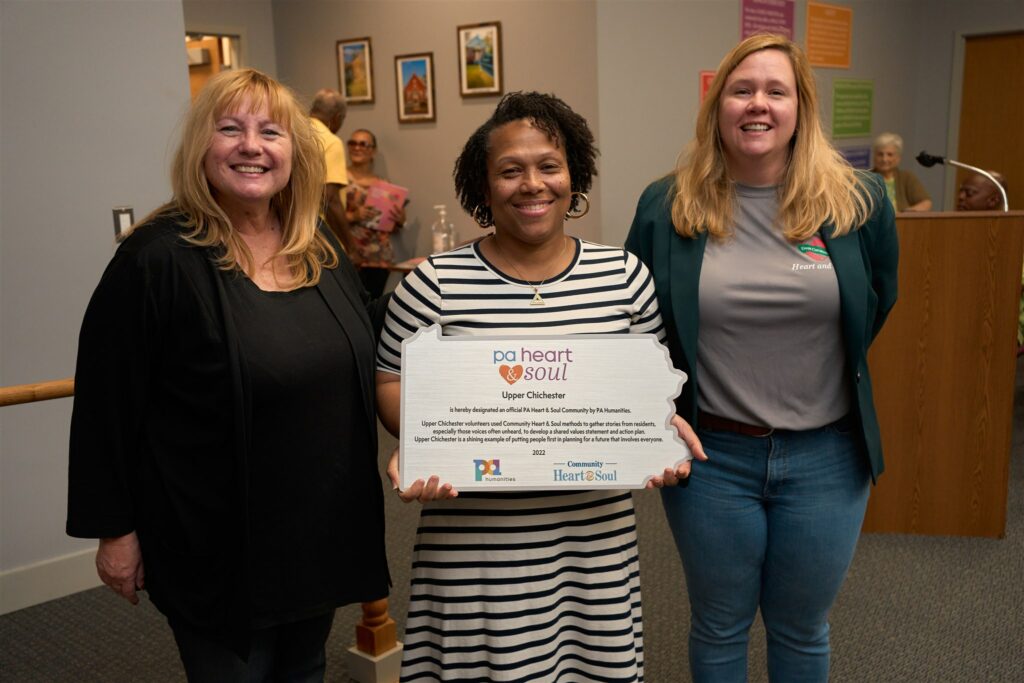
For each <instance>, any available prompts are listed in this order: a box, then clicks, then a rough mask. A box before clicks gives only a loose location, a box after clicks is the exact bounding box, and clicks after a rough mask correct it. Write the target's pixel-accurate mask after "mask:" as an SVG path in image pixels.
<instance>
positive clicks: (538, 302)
mask: <svg viewBox="0 0 1024 683" xmlns="http://www.w3.org/2000/svg"><path fill="white" fill-rule="evenodd" d="M491 238H492V239H493V240H494V248H495V250H497V252H498V253H499V254H500V255H501V260H502V261H504V262H505V263H507V264H508V265H510V266H512V270H514V271H516V275H518V276H519V279H520V280H522V281H523V282H525V283H526V286H528V287H530V288H531V289H532V290H533V299H531V300H530V305H531V306H545V305H546V302H545V301H544V297H542V296H541V295H540V288H541V287H543V286H544V283H545V282H547V281H548V280H549V279H550V278H544V279H543V280H541V281H540V282H538V283H536V284H534V283H533V282H530V281H529V280H527V279H526V278H525V277H523V274H522V272H520V270H519V268H517V267H516V264H514V263H513V262H512V261H511V260H509V258H508V256H505V252H503V251H502V250H501V245H500V244H498V238H497V236H496V235H491ZM567 239H568V238H566V236H565V235H562V251H560V252H558V260H559V261H560V260H562V255H563V254H565V244H566V241H567Z"/></svg>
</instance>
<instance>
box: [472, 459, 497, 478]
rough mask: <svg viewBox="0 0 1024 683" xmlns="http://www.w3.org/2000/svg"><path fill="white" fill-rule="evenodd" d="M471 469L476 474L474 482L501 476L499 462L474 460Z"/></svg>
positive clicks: (495, 460)
mask: <svg viewBox="0 0 1024 683" xmlns="http://www.w3.org/2000/svg"><path fill="white" fill-rule="evenodd" d="M473 465H474V467H473V469H474V470H475V472H476V480H477V481H483V480H484V477H485V476H488V477H499V476H501V460H498V459H494V460H474V461H473Z"/></svg>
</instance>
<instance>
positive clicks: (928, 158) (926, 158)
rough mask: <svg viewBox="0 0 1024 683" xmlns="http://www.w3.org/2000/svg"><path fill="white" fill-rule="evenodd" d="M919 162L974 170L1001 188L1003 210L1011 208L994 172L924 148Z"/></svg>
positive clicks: (926, 166)
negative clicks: (994, 176) (932, 152)
mask: <svg viewBox="0 0 1024 683" xmlns="http://www.w3.org/2000/svg"><path fill="white" fill-rule="evenodd" d="M917 163H919V164H921V165H922V166H924V167H925V168H931V167H932V166H934V165H935V164H949V165H950V166H959V167H960V168H966V169H967V170H968V171H974V172H975V173H979V174H981V175H983V176H985V177H986V178H988V179H989V180H991V181H992V183H993V184H994V185H995V186H996V189H997V190H999V194H1001V195H1002V196H1003V211H1009V210H1010V202H1009V201H1008V200H1007V199H1006V190H1004V189H1003V186H1002V185H1000V184H999V181H997V180H996V179H995V178H993V177H992V174H991V173H989V172H988V171H986V170H983V169H980V168H978V167H977V166H971V165H970V164H962V163H960V162H959V161H954V160H953V159H946V158H945V157H939V156H935V155H934V154H929V153H928V152H925V151H924V150H921V153H920V154H918V155H917Z"/></svg>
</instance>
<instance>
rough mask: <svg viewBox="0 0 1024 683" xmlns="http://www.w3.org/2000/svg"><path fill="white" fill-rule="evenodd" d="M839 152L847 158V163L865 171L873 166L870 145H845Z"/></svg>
mask: <svg viewBox="0 0 1024 683" xmlns="http://www.w3.org/2000/svg"><path fill="white" fill-rule="evenodd" d="M839 153H840V154H842V155H843V158H844V159H846V163H848V164H850V166H853V167H854V168H859V169H862V170H864V171H866V170H868V169H869V168H871V148H870V147H843V148H841V149H840V150H839Z"/></svg>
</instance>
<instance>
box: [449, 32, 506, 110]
mask: <svg viewBox="0 0 1024 683" xmlns="http://www.w3.org/2000/svg"><path fill="white" fill-rule="evenodd" d="M456 33H457V35H458V39H459V52H458V54H459V94H460V95H462V96H463V97H485V96H488V95H501V94H502V93H503V92H504V90H505V82H504V80H503V79H502V75H501V67H502V64H501V22H500V21H491V22H488V23H486V24H470V25H467V26H459V27H458V29H457V30H456Z"/></svg>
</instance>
